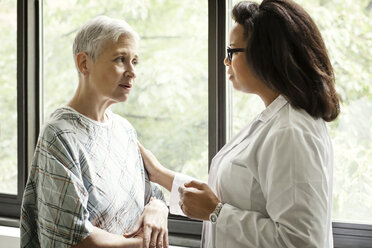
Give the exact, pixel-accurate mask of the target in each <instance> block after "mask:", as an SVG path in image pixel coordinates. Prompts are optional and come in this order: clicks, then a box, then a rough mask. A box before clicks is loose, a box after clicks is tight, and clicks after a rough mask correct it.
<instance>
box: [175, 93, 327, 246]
mask: <svg viewBox="0 0 372 248" xmlns="http://www.w3.org/2000/svg"><path fill="white" fill-rule="evenodd" d="M332 166H333V151H332V144H331V140H330V137H329V134H328V130H327V126H326V124H325V122H324V121H323V120H322V119H314V118H312V117H311V116H310V115H308V114H307V113H306V112H305V111H304V110H299V109H295V108H293V107H292V106H291V105H290V104H289V103H288V102H287V100H286V99H285V98H284V97H283V96H279V97H277V98H276V99H275V100H274V101H273V102H272V103H271V104H270V105H269V106H268V107H267V108H266V109H265V110H264V111H263V112H262V113H261V114H260V115H259V116H257V117H256V118H255V119H254V120H253V121H252V122H251V123H250V124H249V125H248V126H247V127H246V128H244V129H243V130H242V131H241V132H240V133H238V134H237V135H236V136H235V137H234V138H232V139H231V140H230V141H229V142H228V143H227V144H226V145H225V146H224V147H223V148H222V149H221V150H220V151H219V152H218V153H217V155H216V156H215V157H214V158H213V160H212V164H211V168H210V173H209V180H208V184H209V186H210V187H211V189H212V190H213V191H214V192H215V193H216V195H217V196H218V198H219V199H220V200H221V201H222V202H223V203H224V206H223V208H222V210H221V212H220V215H219V217H218V220H217V223H216V224H215V225H213V224H212V223H210V222H209V221H204V223H203V224H204V225H203V234H202V244H201V245H202V247H208V248H212V247H213V248H214V247H216V248H222V247H233V248H239V247H268V248H274V247H296V248H298V247H300V248H303V247H317V248H331V247H333V239H332V228H331V209H332V177H333V175H332V174H333V173H332ZM190 179H191V178H190V177H187V176H185V175H182V174H176V177H175V180H174V181H173V185H172V191H171V201H170V210H171V213H173V214H182V211H181V210H180V208H179V205H178V203H179V194H178V187H179V186H180V185H182V184H183V183H184V182H187V181H189V180H190Z"/></svg>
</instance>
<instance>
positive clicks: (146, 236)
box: [143, 225, 151, 248]
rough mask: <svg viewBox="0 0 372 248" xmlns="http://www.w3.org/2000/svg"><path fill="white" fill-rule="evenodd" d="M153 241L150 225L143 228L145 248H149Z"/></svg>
mask: <svg viewBox="0 0 372 248" xmlns="http://www.w3.org/2000/svg"><path fill="white" fill-rule="evenodd" d="M150 239H151V228H150V227H149V226H148V225H145V226H144V227H143V247H144V248H149V244H150Z"/></svg>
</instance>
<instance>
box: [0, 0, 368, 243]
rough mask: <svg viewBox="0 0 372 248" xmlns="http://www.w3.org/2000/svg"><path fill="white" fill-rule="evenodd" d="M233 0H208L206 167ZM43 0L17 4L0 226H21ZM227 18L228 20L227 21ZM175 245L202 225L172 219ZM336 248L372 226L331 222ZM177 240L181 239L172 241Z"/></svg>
mask: <svg viewBox="0 0 372 248" xmlns="http://www.w3.org/2000/svg"><path fill="white" fill-rule="evenodd" d="M231 2H232V1H231V0H208V109H209V113H208V136H209V138H208V139H209V145H208V149H209V151H208V162H209V163H208V164H209V165H208V168H209V166H210V163H211V160H212V158H213V157H214V155H215V154H216V153H217V152H218V150H220V149H221V148H222V147H223V145H224V144H225V143H226V140H227V136H228V135H229V130H227V129H228V122H227V121H228V119H229V118H230V117H231V113H230V111H229V107H230V106H229V104H228V103H227V100H228V97H227V96H228V95H229V94H230V93H231V92H229V88H228V87H226V70H225V66H224V64H223V61H224V59H225V46H226V30H227V29H226V27H227V22H229V19H228V18H230V17H229V16H228V13H227V10H228V9H229V8H230V7H231ZM42 10H43V0H33V1H22V0H17V113H18V120H17V122H18V127H17V135H18V144H17V146H18V148H17V149H18V151H17V154H18V158H17V159H18V161H17V162H18V183H17V187H18V194H17V195H9V194H0V225H4V226H19V217H20V209H21V204H22V196H23V190H24V187H25V184H26V181H27V171H28V165H29V164H30V163H31V159H32V157H33V151H34V149H35V145H36V141H37V137H38V133H39V130H40V126H41V120H42V116H41V114H42V111H41V108H42V106H43V90H42V89H43V84H42V80H43V77H42V74H43V63H42V58H43V56H42V51H43V49H42V46H43V39H42V32H43V28H42V21H43V20H42V18H43V15H42ZM226 19H227V20H226ZM168 226H169V236H170V239H171V242H172V239H173V240H174V241H173V244H179V245H189V246H190V247H198V246H199V243H200V239H201V230H202V222H201V221H196V220H191V219H188V218H185V217H181V216H176V215H170V216H169V221H168ZM332 228H333V238H334V247H338V248H343V247H345V248H346V247H370V246H371V244H372V225H366V224H353V223H343V222H337V221H334V222H332ZM175 238H179V239H175Z"/></svg>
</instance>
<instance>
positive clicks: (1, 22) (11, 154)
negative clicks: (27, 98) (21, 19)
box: [0, 0, 18, 195]
mask: <svg viewBox="0 0 372 248" xmlns="http://www.w3.org/2000/svg"><path fill="white" fill-rule="evenodd" d="M0 30H1V32H0V39H1V41H2V45H1V46H0V56H1V58H2V59H1V60H2V61H1V62H0V99H1V100H0V109H1V113H0V139H1V143H0V171H1V172H2V173H1V174H0V193H2V194H11V195H17V193H18V190H17V181H18V178H17V174H18V173H17V43H16V40H17V3H16V2H15V1H11V0H7V1H1V2H0Z"/></svg>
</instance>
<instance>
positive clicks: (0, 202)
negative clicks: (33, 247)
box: [0, 0, 28, 218]
mask: <svg viewBox="0 0 372 248" xmlns="http://www.w3.org/2000/svg"><path fill="white" fill-rule="evenodd" d="M27 31H28V29H27V4H26V3H25V2H23V1H21V0H18V1H17V171H18V172H17V194H16V195H12V194H5V193H0V216H2V217H8V218H17V217H19V212H20V209H21V203H22V196H23V189H24V187H25V181H26V178H27V170H26V168H27V162H26V161H27V121H26V120H27V80H26V77H27V64H26V63H27Z"/></svg>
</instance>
